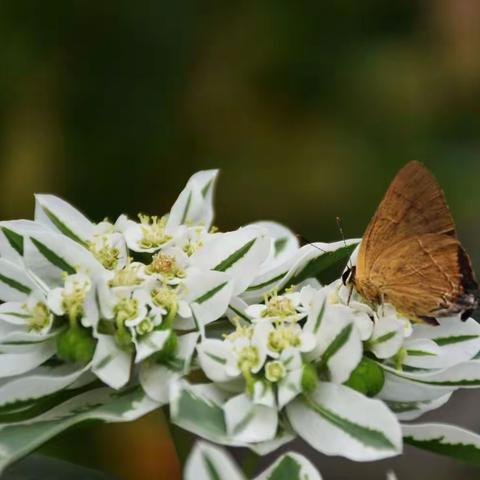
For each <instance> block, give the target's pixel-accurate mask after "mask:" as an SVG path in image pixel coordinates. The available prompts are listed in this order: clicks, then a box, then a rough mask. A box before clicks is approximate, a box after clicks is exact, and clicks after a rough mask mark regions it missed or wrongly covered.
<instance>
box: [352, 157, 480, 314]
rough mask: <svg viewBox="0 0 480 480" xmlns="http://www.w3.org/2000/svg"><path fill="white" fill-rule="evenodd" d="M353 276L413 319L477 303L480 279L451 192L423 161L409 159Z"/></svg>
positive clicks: (377, 299) (367, 293) (371, 296)
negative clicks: (460, 234) (453, 209)
mask: <svg viewBox="0 0 480 480" xmlns="http://www.w3.org/2000/svg"><path fill="white" fill-rule="evenodd" d="M356 263H357V264H356V267H354V271H352V272H351V277H350V279H351V281H353V284H354V286H355V288H356V290H357V291H358V292H359V293H360V294H361V295H362V296H363V297H365V298H366V299H367V300H368V301H369V302H371V303H377V304H381V303H383V302H388V303H391V304H392V305H394V306H395V307H396V308H397V310H398V311H400V312H401V313H403V314H404V315H406V316H408V317H409V318H411V319H412V320H419V319H420V320H424V321H428V322H430V323H437V322H436V320H435V317H442V316H449V315H455V314H461V315H462V319H465V318H468V317H469V316H470V315H471V313H472V311H473V310H474V309H475V308H476V307H477V302H478V296H477V290H478V285H477V282H476V281H475V277H474V274H473V272H472V267H471V263H470V259H469V257H468V255H467V254H466V253H465V250H464V249H463V248H462V246H461V245H460V242H459V240H458V238H457V236H456V233H455V224H454V221H453V218H452V215H451V214H450V211H449V209H448V206H447V203H446V201H445V196H444V194H443V192H442V190H441V189H440V186H439V185H438V183H437V181H436V180H435V178H434V177H433V175H432V174H431V173H430V172H429V171H428V170H427V169H426V168H425V167H424V166H423V165H422V164H421V163H419V162H416V161H413V162H410V163H408V164H407V165H405V167H403V168H402V169H401V170H400V171H399V172H398V174H397V175H396V177H395V178H394V179H393V181H392V183H391V184H390V187H389V188H388V190H387V193H386V194H385V197H384V198H383V200H382V202H381V203H380V205H379V207H378V209H377V211H376V213H375V215H374V216H373V218H372V220H371V221H370V223H369V225H368V227H367V229H366V231H365V234H364V236H363V240H362V243H361V245H360V249H359V252H358V257H357V262H356Z"/></svg>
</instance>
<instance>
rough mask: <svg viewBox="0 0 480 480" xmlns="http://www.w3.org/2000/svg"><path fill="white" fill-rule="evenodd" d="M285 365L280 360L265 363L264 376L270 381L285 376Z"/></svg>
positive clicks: (276, 380) (275, 380)
mask: <svg viewBox="0 0 480 480" xmlns="http://www.w3.org/2000/svg"><path fill="white" fill-rule="evenodd" d="M285 373H286V371H285V367H284V365H283V363H282V362H279V361H276V360H275V361H272V362H268V363H267V364H266V365H265V377H266V379H267V380H269V381H270V382H278V381H279V380H281V379H282V378H283V377H284V376H285Z"/></svg>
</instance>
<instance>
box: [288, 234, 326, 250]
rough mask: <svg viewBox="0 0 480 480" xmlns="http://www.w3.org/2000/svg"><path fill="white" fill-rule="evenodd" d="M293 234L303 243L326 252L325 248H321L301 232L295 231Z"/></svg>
mask: <svg viewBox="0 0 480 480" xmlns="http://www.w3.org/2000/svg"><path fill="white" fill-rule="evenodd" d="M295 236H296V237H297V238H298V239H299V240H300V241H301V242H303V243H305V244H307V245H310V246H312V247H313V248H316V249H317V250H320V251H321V252H323V253H327V251H326V250H324V249H323V248H320V247H319V246H318V245H315V244H314V243H312V242H310V241H309V240H308V239H306V238H305V237H304V236H303V235H302V234H300V233H296V234H295Z"/></svg>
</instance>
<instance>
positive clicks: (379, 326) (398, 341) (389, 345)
mask: <svg viewBox="0 0 480 480" xmlns="http://www.w3.org/2000/svg"><path fill="white" fill-rule="evenodd" d="M403 332H404V327H403V323H402V321H400V320H399V319H398V318H397V317H396V316H389V317H383V318H380V319H379V320H378V321H377V322H375V326H374V327H373V335H372V338H371V340H370V343H369V345H370V350H371V351H372V352H373V353H374V354H375V356H376V357H377V358H390V357H393V356H394V355H395V354H396V353H397V352H398V351H399V350H400V348H401V347H402V345H403V338H404V333H403Z"/></svg>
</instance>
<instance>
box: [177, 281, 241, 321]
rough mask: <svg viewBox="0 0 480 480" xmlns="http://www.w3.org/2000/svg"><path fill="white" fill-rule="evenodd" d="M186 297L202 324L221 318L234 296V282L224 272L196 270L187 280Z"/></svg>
mask: <svg viewBox="0 0 480 480" xmlns="http://www.w3.org/2000/svg"><path fill="white" fill-rule="evenodd" d="M184 285H185V288H186V290H187V293H186V298H187V299H188V300H189V302H190V305H191V308H192V310H193V313H194V315H195V317H196V319H197V321H198V322H199V324H200V325H203V326H204V325H207V324H209V323H210V322H213V321H214V320H217V319H218V318H220V317H221V316H222V315H223V314H224V313H225V312H226V310H227V308H228V304H229V302H230V299H231V298H232V287H233V285H232V282H231V280H230V278H229V276H228V275H227V274H226V273H223V272H195V273H192V274H191V275H189V277H188V278H187V279H186V280H185V283H184Z"/></svg>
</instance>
